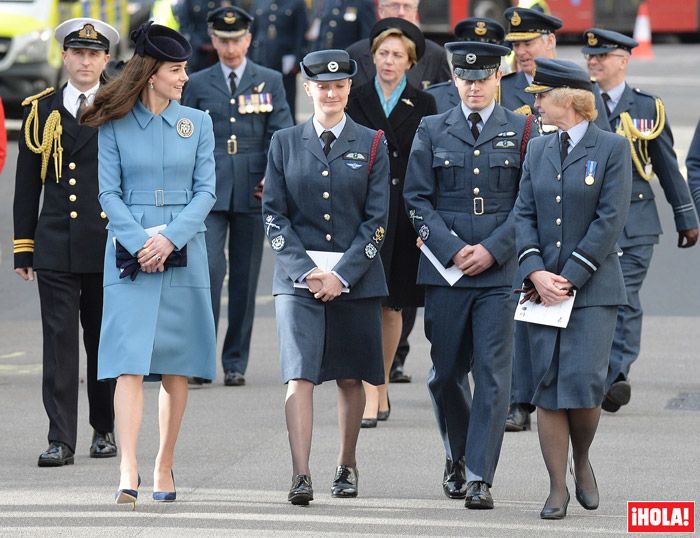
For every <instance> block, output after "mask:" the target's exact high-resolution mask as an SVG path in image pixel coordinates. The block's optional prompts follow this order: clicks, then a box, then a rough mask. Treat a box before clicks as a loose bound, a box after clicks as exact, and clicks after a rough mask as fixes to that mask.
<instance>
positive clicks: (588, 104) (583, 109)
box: [550, 88, 598, 121]
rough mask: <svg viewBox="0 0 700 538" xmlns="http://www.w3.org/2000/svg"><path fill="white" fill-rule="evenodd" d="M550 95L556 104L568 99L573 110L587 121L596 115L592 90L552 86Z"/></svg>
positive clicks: (564, 102) (563, 102) (593, 118)
mask: <svg viewBox="0 0 700 538" xmlns="http://www.w3.org/2000/svg"><path fill="white" fill-rule="evenodd" d="M550 97H551V99H552V101H554V102H555V103H556V104H558V105H564V104H566V101H569V102H570V103H571V108H573V109H574V112H576V113H577V114H579V115H581V116H583V118H584V119H585V120H587V121H593V120H595V119H596V118H597V117H598V111H597V110H596V108H595V97H593V92H589V91H588V90H579V89H576V88H554V89H553V90H552V91H551V93H550Z"/></svg>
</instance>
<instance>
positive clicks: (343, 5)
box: [313, 0, 377, 50]
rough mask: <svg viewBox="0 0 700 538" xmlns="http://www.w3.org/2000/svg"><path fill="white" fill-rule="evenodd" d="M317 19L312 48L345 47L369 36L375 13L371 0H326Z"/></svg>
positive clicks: (375, 18)
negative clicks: (318, 20) (316, 34)
mask: <svg viewBox="0 0 700 538" xmlns="http://www.w3.org/2000/svg"><path fill="white" fill-rule="evenodd" d="M319 19H320V29H319V34H318V39H316V42H315V43H314V47H313V48H314V50H322V49H347V48H348V47H349V46H350V45H352V44H353V43H355V42H357V41H360V40H361V39H366V38H367V37H369V33H370V30H372V26H374V23H375V22H377V15H376V13H375V9H374V1H373V0H326V1H325V2H324V4H323V8H322V11H321V12H320V13H319Z"/></svg>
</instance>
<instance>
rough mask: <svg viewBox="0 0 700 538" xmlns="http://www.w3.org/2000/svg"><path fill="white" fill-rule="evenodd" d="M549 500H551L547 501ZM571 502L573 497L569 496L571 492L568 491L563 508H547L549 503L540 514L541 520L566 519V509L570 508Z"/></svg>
mask: <svg viewBox="0 0 700 538" xmlns="http://www.w3.org/2000/svg"><path fill="white" fill-rule="evenodd" d="M547 500H549V499H547ZM570 500H571V495H569V490H568V489H567V490H566V500H565V501H564V504H563V505H561V506H553V507H551V508H547V503H545V505H544V508H542V511H541V512H540V518H542V519H564V518H565V517H566V509H567V508H568V506H569V501H570Z"/></svg>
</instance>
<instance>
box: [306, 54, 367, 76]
mask: <svg viewBox="0 0 700 538" xmlns="http://www.w3.org/2000/svg"><path fill="white" fill-rule="evenodd" d="M299 65H300V67H301V72H302V74H303V75H304V77H305V78H306V79H308V80H315V81H317V82H325V81H330V80H342V79H344V78H351V77H353V76H354V75H355V73H357V63H356V62H355V60H351V59H350V55H349V54H348V53H347V52H345V51H344V50H335V49H330V50H317V51H316V52H310V53H309V54H307V55H306V56H304V59H303V60H302V61H301V63H300V64H299Z"/></svg>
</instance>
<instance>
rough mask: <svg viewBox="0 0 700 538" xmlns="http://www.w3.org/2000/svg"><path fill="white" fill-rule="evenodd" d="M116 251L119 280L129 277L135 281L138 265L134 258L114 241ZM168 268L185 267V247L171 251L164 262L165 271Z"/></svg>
mask: <svg viewBox="0 0 700 538" xmlns="http://www.w3.org/2000/svg"><path fill="white" fill-rule="evenodd" d="M114 246H115V248H116V251H117V256H116V258H117V269H119V278H126V277H130V278H131V280H136V277H137V276H138V274H139V270H140V267H141V266H140V265H139V262H138V260H137V258H136V257H135V256H132V255H131V253H130V252H129V251H128V250H126V249H125V248H124V247H123V246H122V245H121V243H120V242H119V241H115V245H114ZM168 267H187V245H185V246H184V247H182V248H181V249H180V250H173V251H172V252H171V253H170V256H168V258H167V259H166V260H165V270H166V271H167V270H168Z"/></svg>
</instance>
